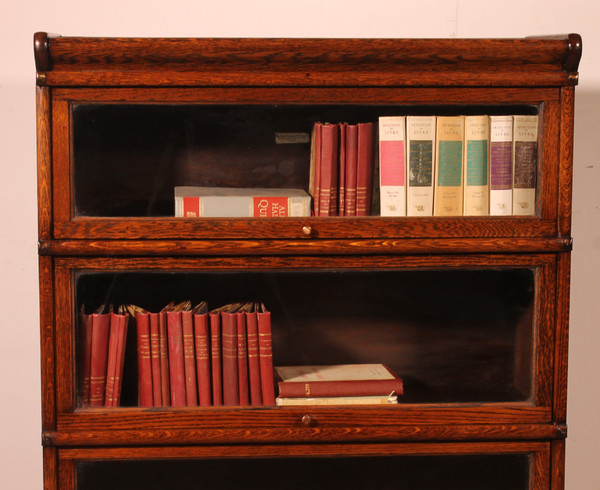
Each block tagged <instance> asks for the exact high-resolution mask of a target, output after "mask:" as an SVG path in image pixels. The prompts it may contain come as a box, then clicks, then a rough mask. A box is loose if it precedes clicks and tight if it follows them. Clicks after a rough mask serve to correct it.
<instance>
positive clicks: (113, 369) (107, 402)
mask: <svg viewBox="0 0 600 490" xmlns="http://www.w3.org/2000/svg"><path fill="white" fill-rule="evenodd" d="M120 316H121V315H119V314H118V313H114V312H111V313H110V333H109V336H108V359H107V362H106V389H105V392H104V406H105V407H114V406H115V402H116V392H115V388H116V378H117V370H118V365H119V364H120V362H119V361H120V359H119V357H118V356H119V352H118V350H119V347H118V346H119V337H120V335H121V328H120V326H119V324H120V322H121V319H120Z"/></svg>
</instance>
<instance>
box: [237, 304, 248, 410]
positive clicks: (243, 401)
mask: <svg viewBox="0 0 600 490" xmlns="http://www.w3.org/2000/svg"><path fill="white" fill-rule="evenodd" d="M236 320H237V341H238V386H239V402H240V405H243V406H246V405H250V390H249V385H248V342H247V334H246V315H245V313H244V312H238V313H236Z"/></svg>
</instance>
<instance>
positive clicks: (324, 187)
mask: <svg viewBox="0 0 600 490" xmlns="http://www.w3.org/2000/svg"><path fill="white" fill-rule="evenodd" d="M338 145H339V125H337V124H324V125H323V126H322V129H321V181H320V182H321V188H320V193H319V199H320V202H319V216H335V215H336V214H337V192H338V190H337V189H338V166H339V149H338Z"/></svg>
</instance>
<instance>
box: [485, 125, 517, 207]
mask: <svg viewBox="0 0 600 490" xmlns="http://www.w3.org/2000/svg"><path fill="white" fill-rule="evenodd" d="M512 139H513V118H512V116H490V215H492V216H508V215H511V214H512V185H513V182H512V180H513V176H512V170H513V163H512Z"/></svg>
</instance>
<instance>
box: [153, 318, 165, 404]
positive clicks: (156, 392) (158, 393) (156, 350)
mask: <svg viewBox="0 0 600 490" xmlns="http://www.w3.org/2000/svg"><path fill="white" fill-rule="evenodd" d="M159 315H160V314H159V313H150V358H151V364H152V402H153V405H154V406H155V407H162V406H163V401H162V386H161V379H160V376H161V372H160V326H159Z"/></svg>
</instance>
